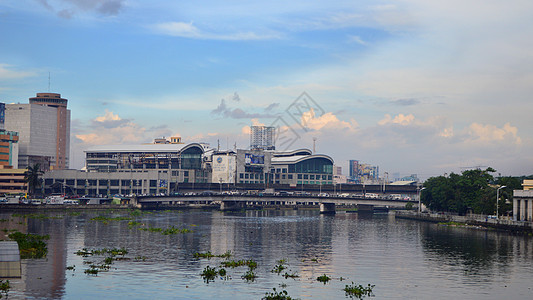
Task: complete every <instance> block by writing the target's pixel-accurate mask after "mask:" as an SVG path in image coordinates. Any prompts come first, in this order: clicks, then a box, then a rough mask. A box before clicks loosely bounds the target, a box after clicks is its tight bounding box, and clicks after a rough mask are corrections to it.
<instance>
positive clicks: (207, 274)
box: [200, 266, 225, 283]
mask: <svg viewBox="0 0 533 300" xmlns="http://www.w3.org/2000/svg"><path fill="white" fill-rule="evenodd" d="M224 271H225V270H224ZM217 274H218V272H217V269H216V268H211V267H210V266H206V267H205V268H204V270H203V271H202V273H200V275H201V276H202V278H203V279H204V281H205V282H206V283H209V282H210V281H213V280H215V277H216V276H217Z"/></svg>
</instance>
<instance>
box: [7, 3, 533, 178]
mask: <svg viewBox="0 0 533 300" xmlns="http://www.w3.org/2000/svg"><path fill="white" fill-rule="evenodd" d="M440 2H442V3H429V2H428V1H423V0H406V1H402V0H398V1H353V0H352V1H333V2H332V1H312V2H309V1H269V2H264V1H263V2H259V1H163V0H160V1H140V0H17V1H11V0H4V1H2V2H0V37H1V38H0V101H2V102H6V103H13V102H21V103H26V102H27V99H28V98H29V97H31V96H33V95H34V94H35V93H37V92H47V91H48V74H49V73H50V74H51V85H50V91H51V92H58V93H61V94H62V96H64V97H65V98H67V99H69V108H70V109H71V111H72V128H71V132H72V139H71V148H72V149H71V150H72V154H71V162H72V163H71V166H72V167H76V168H79V167H81V166H82V164H83V149H87V148H88V147H90V146H92V145H97V144H121V143H123V144H132V143H141V142H148V141H151V140H152V139H153V138H155V137H160V136H166V137H168V136H170V135H177V134H179V135H181V136H182V137H183V139H184V140H185V141H186V142H197V141H206V142H209V143H210V144H211V145H212V146H216V145H217V141H220V144H221V146H222V147H224V148H225V147H226V146H227V145H233V144H234V143H236V144H237V146H238V147H242V148H246V147H248V146H249V138H248V135H247V132H248V126H249V125H251V124H265V125H270V124H272V123H273V122H275V121H276V120H277V119H276V118H281V119H283V120H284V121H286V122H285V124H286V126H288V127H290V128H294V131H295V132H296V135H297V139H296V141H295V142H294V144H292V145H291V147H292V148H294V147H307V148H312V144H313V142H312V140H313V138H317V144H316V145H317V152H321V153H327V154H329V155H331V156H332V157H333V158H334V159H335V161H336V162H337V164H338V165H341V166H343V167H346V166H347V161H348V160H349V159H359V160H361V161H362V162H366V163H370V164H374V165H379V166H380V170H381V172H382V173H383V172H385V171H386V172H388V173H389V174H392V173H395V172H399V173H401V174H402V175H409V174H413V173H416V174H419V176H420V177H422V178H427V177H430V176H436V175H442V174H444V173H450V172H461V171H462V170H463V169H464V168H466V167H471V166H492V167H494V168H495V169H496V170H498V172H500V173H502V174H503V175H526V174H527V175H529V174H532V173H533V168H532V167H533V157H532V155H531V153H533V151H532V150H533V133H532V132H533V128H532V127H533V122H532V121H531V112H532V111H533V101H531V95H532V94H533V93H532V92H533V55H532V54H531V53H533V51H532V50H533V38H532V37H533V17H532V15H533V3H532V2H531V1H525V0H524V1H522V0H511V1H507V2H502V1H496V0H485V1H477V0H467V1H456V0H450V1H440ZM303 92H306V93H307V94H308V95H309V96H310V97H312V99H313V100H314V101H315V102H316V103H317V104H318V106H319V108H320V109H315V110H313V111H308V112H305V113H304V114H303V115H302V117H300V118H299V119H298V118H296V119H292V118H290V117H289V115H288V114H287V112H286V110H287V109H288V108H289V107H290V105H291V104H292V103H293V101H295V99H297V98H298V97H299V96H300V95H301V94H302V93H303ZM298 123H299V124H298ZM304 123H305V126H301V125H302V124H304ZM344 172H345V173H346V172H347V170H346V169H345V170H344Z"/></svg>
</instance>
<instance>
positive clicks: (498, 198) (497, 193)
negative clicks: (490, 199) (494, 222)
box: [496, 185, 506, 219]
mask: <svg viewBox="0 0 533 300" xmlns="http://www.w3.org/2000/svg"><path fill="white" fill-rule="evenodd" d="M503 188H506V186H505V185H502V186H500V187H499V188H498V189H497V190H496V219H499V218H500V217H499V216H498V200H500V190H501V189H503Z"/></svg>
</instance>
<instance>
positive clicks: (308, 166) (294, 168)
mask: <svg viewBox="0 0 533 300" xmlns="http://www.w3.org/2000/svg"><path fill="white" fill-rule="evenodd" d="M289 173H315V174H316V173H321V174H333V163H332V162H331V161H330V160H329V159H326V158H322V157H315V158H311V159H306V160H304V161H301V162H298V163H296V164H294V165H289Z"/></svg>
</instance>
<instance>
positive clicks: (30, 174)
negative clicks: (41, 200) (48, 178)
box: [24, 164, 44, 196]
mask: <svg viewBox="0 0 533 300" xmlns="http://www.w3.org/2000/svg"><path fill="white" fill-rule="evenodd" d="M43 174H44V172H43V171H42V170H41V165H40V164H34V165H33V167H32V166H29V167H28V171H26V174H25V175H24V181H25V182H26V183H27V184H28V194H29V195H30V196H34V195H35V194H36V191H38V189H39V188H40V187H41V175H43Z"/></svg>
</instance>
